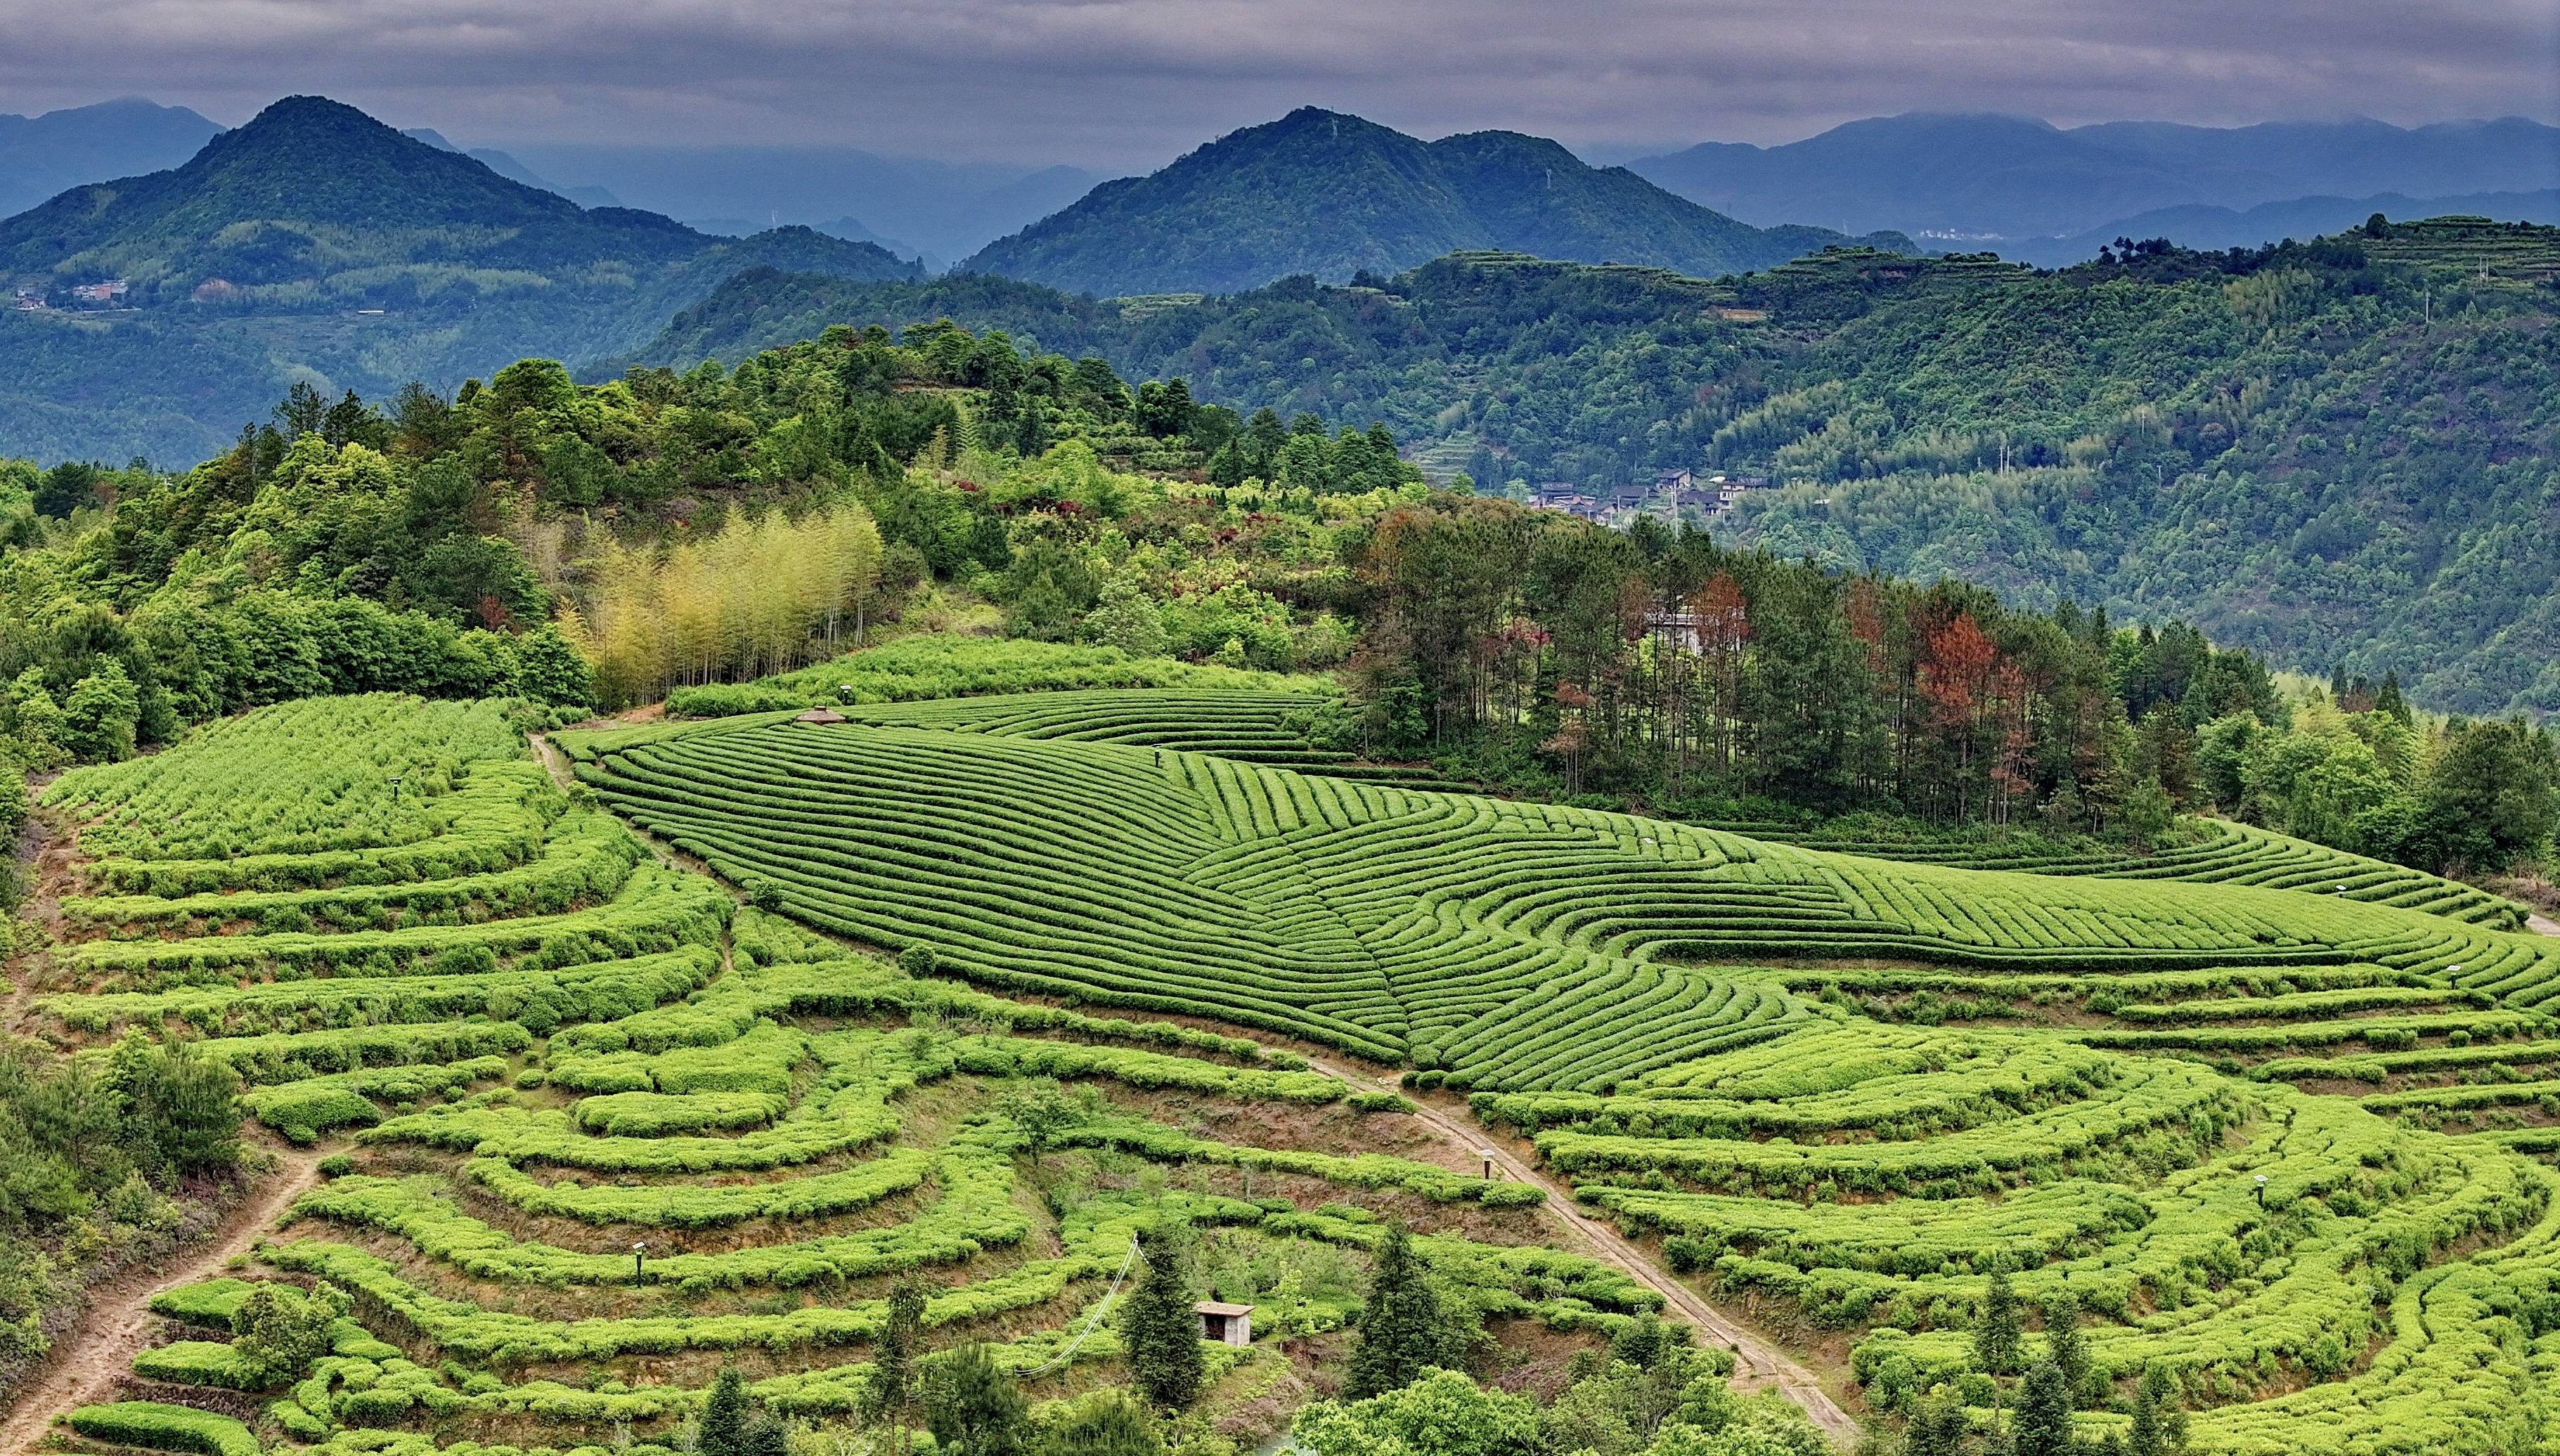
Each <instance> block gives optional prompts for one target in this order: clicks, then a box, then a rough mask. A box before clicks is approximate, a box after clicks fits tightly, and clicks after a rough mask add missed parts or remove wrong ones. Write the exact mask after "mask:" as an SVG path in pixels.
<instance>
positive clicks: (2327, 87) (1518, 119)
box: [0, 0, 2560, 170]
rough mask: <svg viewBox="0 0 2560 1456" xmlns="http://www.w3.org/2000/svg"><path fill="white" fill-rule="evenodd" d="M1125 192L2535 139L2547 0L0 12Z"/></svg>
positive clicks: (93, 85)
mask: <svg viewBox="0 0 2560 1456" xmlns="http://www.w3.org/2000/svg"><path fill="white" fill-rule="evenodd" d="M296 91H318V92H322V93H325V94H328V95H332V96H336V97H338V98H339V99H341V100H345V101H350V102H353V103H354V104H356V105H359V106H362V107H364V108H365V109H367V110H369V111H372V112H373V113H375V114H376V115H379V116H381V117H383V118H384V119H385V120H388V121H391V122H393V123H395V124H397V125H400V126H433V127H436V128H438V129H440V130H442V131H443V132H444V133H445V134H446V135H448V136H450V137H452V138H453V139H454V140H455V141H457V142H460V143H462V144H464V145H483V144H504V143H506V142H508V141H525V142H531V141H658V142H685V141H700V142H722V141H737V142H764V143H772V142H812V143H843V144H852V145H857V146H863V147H868V148H870V149H872V150H875V151H882V152H890V153H903V154H911V155H924V156H939V157H945V158H949V159H952V160H1012V161H1041V162H1046V161H1064V162H1073V163H1078V164H1081V165H1085V166H1090V167H1096V168H1103V169H1123V170H1134V169H1143V168H1148V167H1153V166H1157V165H1160V164H1162V163H1163V162H1165V161H1167V160H1170V159H1171V158H1172V157H1173V156H1174V155H1176V154H1177V153H1179V152H1181V151H1183V150H1185V149H1187V148H1188V147H1190V146H1192V145H1193V144H1195V143H1197V142H1199V141H1201V140H1203V139H1205V138H1207V137H1210V136H1213V135H1216V134H1218V133H1220V132H1224V131H1227V130H1230V129H1232V128H1234V127H1237V126H1241V125H1247V124H1250V123H1253V122H1256V121H1264V120H1268V119H1270V118H1272V117H1274V116H1277V115H1279V114H1281V113H1282V112H1285V111H1287V110H1288V109H1290V108H1291V107H1293V106H1297V105H1300V104H1306V103H1313V104H1316V105H1322V106H1328V107H1332V108H1335V109H1340V110H1347V111H1355V112H1359V113H1360V114H1362V115H1365V116H1369V117H1372V118H1374V119H1376V120H1379V121H1382V122H1385V123H1387V124H1389V125H1392V126H1395V127H1398V128H1401V129H1403V130H1407V131H1411V132H1415V133H1417V134H1420V135H1424V136H1440V135H1443V134H1446V133H1448V132H1452V131H1462V130H1470V129H1475V128H1480V127H1492V126H1502V127H1509V128H1514V129H1517V130H1522V131H1530V132H1536V133H1540V134H1543V135H1548V136H1554V137H1557V138H1560V139H1562V140H1564V141H1565V142H1567V143H1568V144H1571V145H1574V146H1577V147H1580V148H1583V149H1585V150H1587V151H1590V152H1593V153H1596V154H1598V155H1600V156H1603V157H1611V158H1614V157H1620V156H1625V155H1631V154H1633V153H1634V152H1635V151H1639V150H1650V149H1653V148H1657V147H1662V146H1668V145H1678V144H1685V143H1687V142H1691V141H1700V140H1708V139H1716V140H1734V141H1756V142H1776V141H1788V140H1793V139H1795V138H1797V137H1802V136H1806V135H1810V134H1812V133H1813V132H1816V131H1820V130H1822V129H1823V128H1824V127H1827V126H1830V125H1832V124H1834V123H1837V122H1840V121H1844V120H1848V119H1851V118H1854V117H1859V116H1869V115H1876V114H1883V113H1891V112H1896V111H1907V110H1923V109H1926V110H2000V111H2008V112H2015V113H2024V114H2031V115H2039V116H2044V117H2047V118H2050V119H2052V120H2054V121H2057V122H2061V123H2064V124H2070V123H2073V122H2081V121H2095V120H2112V119H2118V118H2126V117H2136V118H2150V119H2160V120H2174V121H2192V122H2201V123H2207V124H2235V123H2245V122H2252V121H2264V120H2275V119H2292V118H2303V119H2311V118H2319V119H2326V118H2334V117H2339V116H2346V115H2354V114H2363V115H2370V116H2378V117H2381V118H2383V119H2385V120H2388V121H2395V122H2401V123H2404V124H2406V123H2416V122H2425V121H2436V120H2445V119H2450V118H2458V117H2471V116H2497V115H2508V114H2521V115H2529V116H2534V117H2537V118H2540V119H2543V120H2547V121H2560V3H2555V0H1692V3H1678V0H1475V3H1467V0H877V3H875V0H865V3H854V4H845V3H838V0H533V3H528V0H83V3H80V4H77V5H66V4H63V3H61V0H0V111H19V112H29V113H32V112H36V111H41V110H45V109H49V108H52V107H56V106H65V105H78V104H81V103H84V102H88V101H94V100H100V99H103V98H105V97H108V96H112V95H117V94H124V93H138V94H142V95H147V96H150V97H152V98H154V99H156V100H160V101H164V102H174V103H182V104H186V105H191V106H194V107H195V108H197V109H198V110H200V111H203V112H205V113H206V114H207V115H209V116H212V117H213V118H214V119H215V120H217V121H221V122H225V123H237V122H239V121H241V120H244V119H245V118H246V117H247V116H248V115H249V114H250V113H252V112H253V111H255V110H256V109H257V107H258V106H260V105H262V104H264V103H265V102H266V101H268V100H271V99H273V98H274V97H276V96H278V95H281V94H286V93H290V92H296Z"/></svg>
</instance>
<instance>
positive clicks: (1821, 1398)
mask: <svg viewBox="0 0 2560 1456" xmlns="http://www.w3.org/2000/svg"><path fill="white" fill-rule="evenodd" d="M1307 1065H1309V1066H1311V1067H1313V1068H1315V1069H1316V1070H1317V1071H1318V1072H1321V1073H1324V1074H1325V1075H1326V1076H1328V1077H1332V1078H1335V1079H1338V1080H1340V1081H1343V1082H1347V1083H1350V1084H1351V1085H1352V1086H1354V1087H1356V1088H1359V1089H1360V1090H1361V1091H1363V1092H1395V1091H1396V1089H1394V1088H1392V1087H1390V1086H1388V1085H1387V1084H1385V1083H1383V1082H1379V1081H1377V1080H1376V1079H1374V1078H1370V1077H1363V1076H1361V1075H1360V1073H1357V1072H1354V1071H1352V1070H1351V1069H1349V1068H1347V1067H1344V1066H1342V1065H1341V1064H1340V1063H1336V1062H1332V1061H1329V1060H1327V1059H1325V1058H1321V1057H1310V1058H1308V1059H1307ZM1408 1100H1409V1099H1408ZM1414 1115H1415V1116H1417V1117H1419V1118H1421V1119H1422V1120H1423V1122H1425V1123H1426V1124H1428V1125H1429V1126H1430V1127H1431V1128H1432V1129H1433V1130H1434V1131H1436V1132H1438V1133H1439V1134H1440V1135H1441V1136H1442V1137H1445V1138H1447V1139H1448V1140H1449V1141H1450V1142H1451V1143H1453V1144H1455V1145H1457V1146H1459V1147H1461V1148H1463V1149H1465V1150H1466V1153H1467V1155H1468V1156H1469V1157H1471V1158H1472V1157H1474V1156H1476V1155H1477V1153H1478V1152H1479V1151H1480V1150H1482V1151H1490V1152H1491V1153H1493V1155H1494V1165H1495V1166H1496V1167H1498V1168H1500V1169H1501V1170H1502V1171H1503V1173H1504V1174H1505V1176H1507V1177H1510V1178H1513V1179H1515V1180H1517V1181H1519V1182H1521V1183H1526V1184H1530V1185H1532V1186H1534V1187H1537V1188H1541V1189H1544V1190H1545V1191H1546V1203H1545V1206H1544V1207H1545V1209H1546V1212H1547V1213H1548V1214H1549V1215H1550V1216H1551V1217H1553V1218H1554V1219H1555V1221H1556V1222H1558V1223H1560V1224H1562V1225H1564V1227H1566V1228H1567V1229H1569V1230H1571V1231H1573V1232H1574V1233H1575V1234H1578V1235H1580V1236H1581V1237H1582V1238H1583V1239H1584V1240H1585V1241H1586V1242H1588V1243H1589V1244H1590V1245H1591V1247H1592V1248H1593V1249H1594V1250H1596V1251H1597V1252H1598V1253H1599V1255H1600V1256H1601V1257H1602V1258H1605V1259H1607V1260H1608V1261H1609V1262H1611V1263H1613V1264H1616V1265H1618V1266H1619V1267H1620V1268H1622V1269H1625V1270H1626V1271H1627V1272H1628V1273H1629V1274H1631V1275H1633V1276H1634V1277H1635V1278H1636V1279H1638V1280H1639V1281H1641V1282H1642V1283H1644V1284H1645V1285H1646V1286H1647V1287H1649V1288H1651V1289H1653V1290H1655V1291H1656V1292H1658V1293H1660V1294H1661V1295H1662V1296H1663V1298H1664V1299H1666V1300H1668V1301H1670V1303H1671V1307H1672V1309H1673V1310H1674V1311H1675V1312H1677V1313H1679V1314H1680V1315H1681V1316H1682V1317H1684V1318H1686V1319H1687V1320H1688V1322H1689V1323H1691V1324H1693V1325H1695V1326H1696V1327H1697V1328H1698V1329H1699V1330H1700V1331H1701V1332H1703V1333H1704V1334H1705V1335H1706V1336H1707V1338H1709V1339H1711V1340H1713V1341H1714V1342H1715V1343H1717V1344H1719V1345H1722V1346H1724V1347H1726V1348H1727V1349H1729V1350H1731V1351H1732V1352H1733V1383H1734V1384H1736V1385H1737V1386H1739V1387H1741V1388H1743V1389H1746V1390H1755V1389H1759V1388H1761V1387H1763V1386H1767V1385H1775V1386H1777V1387H1778V1388H1779V1389H1780V1390H1783V1391H1785V1392H1786V1395H1787V1398H1788V1399H1790V1400H1793V1401H1795V1402H1796V1403H1797V1404H1798V1405H1801V1406H1803V1407H1804V1408H1805V1413H1806V1414H1807V1415H1809V1416H1812V1417H1813V1420H1814V1424H1816V1425H1818V1426H1820V1427H1822V1428H1823V1431H1824V1433H1825V1434H1826V1435H1829V1436H1830V1437H1831V1438H1832V1442H1833V1444H1835V1445H1837V1446H1840V1447H1841V1448H1842V1449H1847V1448H1850V1447H1853V1446H1855V1445H1856V1444H1857V1440H1858V1437H1859V1435H1860V1434H1861V1432H1860V1430H1859V1427H1858V1423H1857V1422H1856V1421H1855V1420H1854V1419H1852V1418H1851V1417H1850V1415H1849V1413H1848V1412H1847V1411H1845V1410H1842V1409H1841V1408H1840V1403H1839V1402H1838V1401H1835V1400H1834V1399H1832V1397H1831V1395H1830V1394H1829V1393H1828V1392H1826V1391H1825V1390H1824V1389H1823V1386H1822V1383H1821V1382H1820V1381H1818V1380H1816V1379H1815V1378H1814V1373H1813V1372H1812V1371H1809V1370H1807V1369H1805V1368H1804V1367H1803V1366H1801V1365H1798V1364H1797V1363H1796V1362H1794V1361H1792V1360H1789V1359H1788V1358H1787V1357H1786V1356H1785V1355H1783V1354H1781V1353H1779V1352H1778V1351H1777V1350H1775V1349H1773V1348H1772V1347H1771V1346H1770V1345H1769V1343H1768V1342H1767V1341H1765V1340H1762V1339H1761V1338H1760V1337H1759V1336H1757V1335H1754V1334H1752V1333H1751V1332H1750V1331H1749V1330H1746V1329H1744V1328H1742V1327H1741V1326H1740V1325H1738V1324H1735V1323H1734V1322H1733V1320H1732V1319H1731V1318H1730V1317H1728V1316H1727V1315H1725V1314H1724V1313H1723V1311H1721V1310H1718V1309H1717V1308H1716V1307H1715V1306H1714V1305H1711V1304H1709V1303H1707V1302H1706V1301H1705V1300H1703V1299H1701V1298H1699V1297H1698V1295H1697V1291H1695V1290H1693V1289H1691V1288H1689V1287H1688V1286H1687V1285H1685V1284H1683V1283H1681V1282H1680V1281H1679V1280H1678V1279H1675V1278H1672V1277H1670V1276H1669V1275H1667V1274H1665V1273H1663V1272H1662V1271H1661V1270H1659V1269H1657V1268H1655V1267H1654V1263H1653V1260H1651V1259H1649V1258H1647V1257H1645V1255H1644V1254H1643V1252H1642V1251H1640V1250H1639V1249H1637V1247H1636V1246H1635V1245H1634V1244H1632V1243H1629V1242H1628V1241H1627V1240H1626V1239H1625V1238H1623V1237H1621V1236H1620V1235H1619V1233H1618V1231H1617V1230H1616V1229H1614V1228H1611V1227H1610V1226H1609V1225H1607V1224H1605V1223H1602V1222H1601V1221H1600V1220H1597V1219H1593V1218H1590V1217H1588V1216H1587V1215H1585V1214H1584V1213H1583V1212H1582V1210H1581V1209H1580V1208H1579V1207H1578V1206H1577V1205H1576V1204H1575V1203H1574V1201H1573V1190H1572V1189H1570V1188H1567V1187H1565V1186H1564V1185H1563V1184H1561V1183H1559V1182H1557V1181H1556V1180H1555V1179H1553V1178H1550V1177H1548V1176H1547V1175H1546V1174H1545V1173H1544V1172H1543V1171H1541V1170H1539V1169H1537V1168H1534V1167H1531V1166H1530V1165H1529V1164H1528V1163H1526V1162H1524V1161H1522V1160H1521V1159H1520V1158H1518V1157H1515V1156H1513V1155H1512V1153H1511V1152H1510V1150H1508V1149H1506V1148H1503V1147H1500V1146H1497V1142H1498V1139H1495V1138H1491V1137H1488V1136H1487V1135H1486V1134H1485V1132H1484V1130H1483V1129H1481V1128H1472V1129H1471V1128H1469V1127H1467V1126H1465V1125H1463V1124H1461V1123H1460V1122H1458V1121H1457V1119H1455V1118H1453V1117H1450V1116H1449V1115H1448V1114H1446V1113H1444V1112H1442V1111H1440V1110H1439V1109H1438V1108H1436V1107H1432V1106H1429V1105H1426V1104H1422V1103H1418V1102H1417V1103H1416V1104H1415V1111H1414ZM0 1456H5V1453H0Z"/></svg>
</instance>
